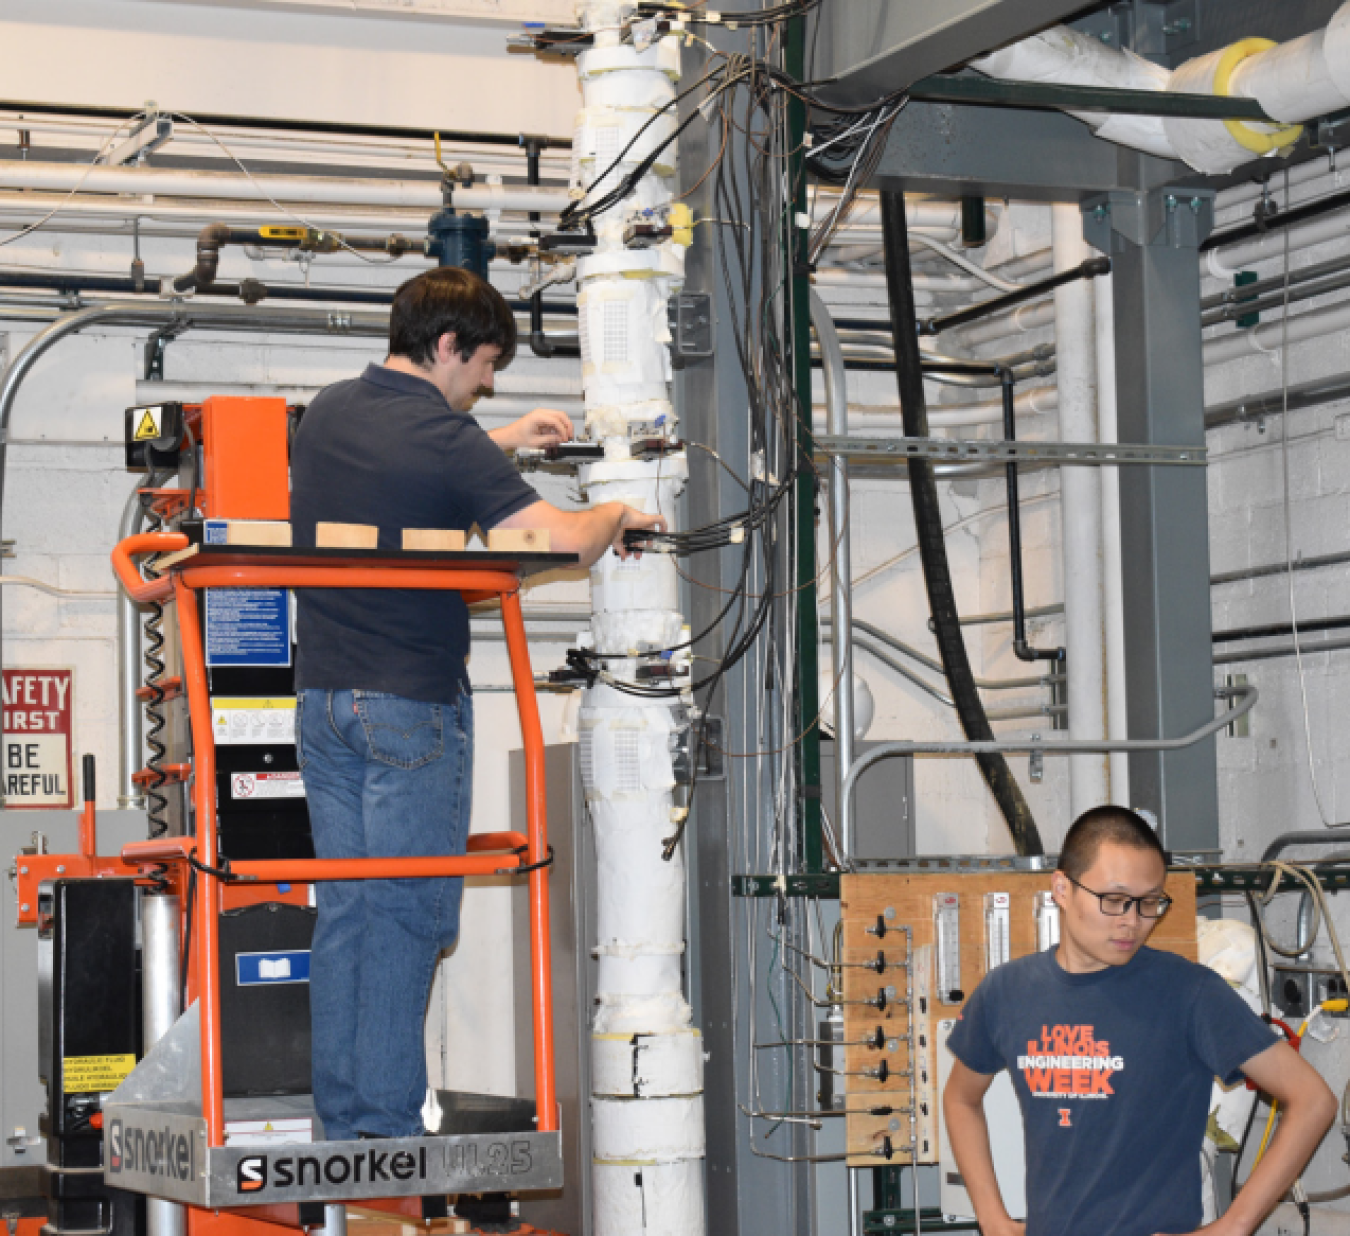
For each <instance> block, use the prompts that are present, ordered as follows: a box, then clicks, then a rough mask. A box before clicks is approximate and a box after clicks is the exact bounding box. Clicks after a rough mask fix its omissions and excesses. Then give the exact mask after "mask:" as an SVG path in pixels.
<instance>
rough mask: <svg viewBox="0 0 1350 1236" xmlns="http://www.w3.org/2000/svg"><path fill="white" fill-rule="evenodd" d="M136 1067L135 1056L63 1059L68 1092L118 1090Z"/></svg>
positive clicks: (73, 1057) (85, 1092)
mask: <svg viewBox="0 0 1350 1236" xmlns="http://www.w3.org/2000/svg"><path fill="white" fill-rule="evenodd" d="M135 1067H136V1057H135V1056H67V1057H66V1058H65V1059H64V1060H62V1061H61V1072H62V1080H63V1081H64V1083H65V1088H66V1093H67V1094H102V1093H104V1092H106V1091H108V1090H116V1089H117V1087H118V1086H120V1085H121V1084H122V1083H123V1082H124V1081H126V1079H127V1077H128V1076H129V1075H130V1073H131V1070H132V1069H134V1068H135Z"/></svg>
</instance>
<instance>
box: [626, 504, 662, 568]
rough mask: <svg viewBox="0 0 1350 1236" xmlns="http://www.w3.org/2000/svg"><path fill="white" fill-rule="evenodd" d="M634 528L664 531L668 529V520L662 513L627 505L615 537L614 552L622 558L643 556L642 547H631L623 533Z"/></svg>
mask: <svg viewBox="0 0 1350 1236" xmlns="http://www.w3.org/2000/svg"><path fill="white" fill-rule="evenodd" d="M632 528H650V529H652V530H653V531H654V532H664V531H665V530H666V521H665V519H664V517H663V516H660V515H647V514H645V513H644V512H642V511H639V510H637V509H636V508H634V507H631V506H625V507H624V508H623V513H622V515H621V516H620V519H619V528H618V533H617V535H616V536H615V537H614V542H613V548H614V552H615V553H616V554H618V555H619V557H620V558H629V557H638V558H641V557H642V551H641V550H640V549H630V548H629V547H628V546H627V545H625V544H624V540H623V534H624V533H625V532H627V531H629V529H632Z"/></svg>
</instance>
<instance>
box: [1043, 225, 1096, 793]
mask: <svg viewBox="0 0 1350 1236" xmlns="http://www.w3.org/2000/svg"><path fill="white" fill-rule="evenodd" d="M1051 227H1052V232H1053V247H1054V263H1055V270H1056V272H1058V271H1061V270H1071V269H1073V268H1074V267H1076V266H1079V265H1081V264H1082V263H1083V262H1084V261H1086V260H1087V258H1088V257H1090V256H1091V254H1090V252H1089V250H1088V245H1087V242H1086V241H1085V240H1084V239H1083V217H1082V215H1081V213H1080V212H1079V209H1078V206H1077V205H1076V204H1074V203H1064V202H1057V203H1055V205H1054V206H1053V207H1052V208H1051ZM1092 299H1093V296H1092V286H1091V283H1090V281H1089V280H1086V279H1078V280H1075V281H1074V282H1072V283H1066V284H1064V285H1063V286H1062V287H1058V288H1056V289H1055V347H1056V358H1057V377H1058V383H1059V436H1060V439H1061V441H1064V442H1095V441H1096V439H1097V408H1096V399H1095V390H1094V387H1095V382H1094V369H1095V367H1096V366H1095V359H1096V336H1095V334H1094V332H1093V326H1092ZM1059 484H1060V503H1061V523H1062V525H1063V530H1064V532H1063V540H1064V645H1065V650H1066V654H1067V659H1068V674H1069V735H1070V737H1071V738H1073V739H1075V740H1079V741H1085V742H1093V741H1101V739H1103V738H1104V737H1105V736H1106V665H1105V647H1104V644H1103V635H1102V490H1101V474H1100V470H1099V469H1097V468H1061V469H1060V474H1059ZM1106 775H1107V763H1106V757H1105V756H1104V755H1071V756H1069V801H1070V807H1071V814H1072V815H1073V817H1074V818H1075V819H1076V818H1077V817H1078V816H1079V815H1080V814H1081V813H1082V812H1084V811H1086V810H1087V809H1088V808H1089V807H1097V806H1100V805H1101V804H1102V803H1105V802H1107V801H1108V793H1107V780H1106Z"/></svg>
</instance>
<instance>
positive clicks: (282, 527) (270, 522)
mask: <svg viewBox="0 0 1350 1236" xmlns="http://www.w3.org/2000/svg"><path fill="white" fill-rule="evenodd" d="M225 544H226V545H254V546H257V545H268V546H279V547H280V548H282V549H289V548H290V547H291V526H290V524H288V523H286V522H285V521H284V520H278V519H227V520H226V521H225Z"/></svg>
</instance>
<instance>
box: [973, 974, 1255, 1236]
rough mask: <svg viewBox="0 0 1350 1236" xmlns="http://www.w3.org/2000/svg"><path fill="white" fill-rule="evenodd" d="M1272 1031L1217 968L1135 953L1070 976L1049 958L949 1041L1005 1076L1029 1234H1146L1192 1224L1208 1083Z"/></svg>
mask: <svg viewBox="0 0 1350 1236" xmlns="http://www.w3.org/2000/svg"><path fill="white" fill-rule="evenodd" d="M1275 1041H1276V1040H1275V1038H1274V1036H1273V1033H1272V1031H1271V1028H1270V1027H1269V1026H1267V1025H1266V1024H1265V1023H1264V1022H1263V1021H1262V1020H1261V1019H1260V1018H1259V1017H1257V1016H1256V1014H1254V1013H1253V1012H1252V1011H1251V1010H1250V1009H1249V1008H1248V1007H1247V1006H1246V1005H1245V1004H1244V1003H1243V1002H1242V999H1241V998H1240V997H1239V996H1238V995H1237V994H1236V993H1235V992H1234V991H1233V990H1232V989H1231V988H1230V987H1229V986H1228V984H1227V983H1225V982H1224V980H1223V979H1221V978H1220V977H1219V976H1218V975H1217V974H1215V973H1214V971H1212V970H1208V969H1206V968H1205V967H1204V966H1198V965H1196V964H1195V963H1194V962H1191V961H1187V960H1186V959H1185V958H1183V957H1178V956H1176V955H1175V954H1172V953H1162V952H1157V951H1155V950H1153V949H1150V948H1141V949H1140V950H1139V952H1138V953H1136V954H1135V956H1134V957H1133V958H1132V959H1131V960H1130V962H1129V963H1128V964H1127V965H1124V966H1111V967H1108V968H1107V969H1105V970H1099V971H1097V972H1096V973H1094V974H1069V973H1068V972H1066V971H1065V970H1063V969H1062V968H1061V967H1060V965H1059V963H1058V961H1056V960H1055V953H1054V952H1045V953H1035V954H1033V955H1031V956H1029V957H1020V958H1018V959H1017V960H1016V961H1011V962H1008V963H1007V964H1006V965H1001V966H999V967H997V968H996V969H994V970H991V971H990V972H989V974H988V975H986V977H985V979H984V981H983V982H982V983H980V985H979V986H978V987H977V988H976V989H975V991H974V993H973V994H972V995H971V997H970V999H969V1001H967V1003H966V1005H965V1008H964V1009H963V1010H962V1015H961V1018H960V1020H959V1021H958V1022H957V1024H956V1027H955V1029H953V1031H952V1033H951V1037H950V1039H949V1040H948V1045H949V1046H950V1048H951V1051H952V1053H953V1055H955V1056H956V1058H957V1059H958V1060H960V1061H961V1062H962V1063H963V1064H965V1065H966V1066H967V1067H968V1068H970V1069H973V1070H974V1071H975V1072H977V1073H985V1074H991V1073H998V1072H1000V1071H1001V1070H1003V1069H1007V1070H1008V1071H1009V1073H1010V1074H1011V1075H1012V1079H1013V1085H1014V1087H1015V1089H1016V1091H1017V1098H1018V1102H1019V1103H1020V1104H1021V1108H1022V1123H1023V1128H1024V1129H1025V1133H1026V1163H1027V1212H1028V1213H1027V1236H1153V1234H1154V1233H1155V1232H1191V1231H1194V1230H1195V1229H1196V1228H1198V1227H1199V1226H1200V1220H1201V1202H1200V1144H1201V1140H1202V1139H1203V1137H1204V1133H1205V1125H1206V1123H1207V1122H1208V1119H1209V1098H1210V1093H1211V1085H1212V1083H1213V1080H1214V1078H1215V1077H1218V1078H1220V1079H1222V1080H1223V1081H1224V1082H1225V1083H1226V1084H1231V1083H1233V1082H1235V1081H1237V1080H1238V1079H1239V1078H1240V1077H1241V1067H1242V1065H1244V1064H1246V1063H1247V1061H1249V1060H1251V1059H1252V1058H1253V1057H1254V1056H1257V1055H1259V1054H1260V1053H1261V1052H1263V1051H1265V1050H1266V1049H1267V1048H1269V1047H1270V1046H1271V1045H1272V1044H1273V1043H1274V1042H1275Z"/></svg>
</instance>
